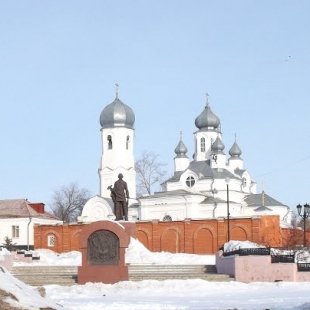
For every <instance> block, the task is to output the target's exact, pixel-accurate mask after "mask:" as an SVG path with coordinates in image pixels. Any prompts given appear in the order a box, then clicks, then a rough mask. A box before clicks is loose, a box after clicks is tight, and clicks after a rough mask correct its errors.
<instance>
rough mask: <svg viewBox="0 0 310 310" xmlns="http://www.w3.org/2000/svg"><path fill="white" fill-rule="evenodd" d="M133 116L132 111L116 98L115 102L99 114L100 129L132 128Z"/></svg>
mask: <svg viewBox="0 0 310 310" xmlns="http://www.w3.org/2000/svg"><path fill="white" fill-rule="evenodd" d="M134 123H135V114H134V113H133V111H132V109H131V108H130V107H129V106H128V105H126V104H124V103H123V102H122V101H120V100H119V99H118V97H117V96H116V98H115V100H114V101H113V102H112V103H110V104H109V105H107V106H106V107H105V108H104V109H103V110H102V112H101V114H100V125H101V127H102V128H111V127H126V128H132V129H133V128H134Z"/></svg>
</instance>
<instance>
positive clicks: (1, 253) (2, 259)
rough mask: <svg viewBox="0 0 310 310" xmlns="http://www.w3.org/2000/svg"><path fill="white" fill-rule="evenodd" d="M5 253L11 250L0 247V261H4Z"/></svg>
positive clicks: (9, 253)
mask: <svg viewBox="0 0 310 310" xmlns="http://www.w3.org/2000/svg"><path fill="white" fill-rule="evenodd" d="M5 255H11V252H10V251H8V250H7V249H6V248H1V251H0V261H4V256H5Z"/></svg>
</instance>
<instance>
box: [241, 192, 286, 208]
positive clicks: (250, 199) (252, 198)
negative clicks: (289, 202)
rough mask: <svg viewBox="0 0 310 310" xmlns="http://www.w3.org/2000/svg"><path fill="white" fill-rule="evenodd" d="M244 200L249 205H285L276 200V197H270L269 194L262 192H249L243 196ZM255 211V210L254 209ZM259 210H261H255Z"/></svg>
mask: <svg viewBox="0 0 310 310" xmlns="http://www.w3.org/2000/svg"><path fill="white" fill-rule="evenodd" d="M244 201H245V202H246V203H247V205H248V206H249V207H273V206H274V207H276V206H283V207H287V206H286V205H284V204H283V203H281V202H279V201H277V200H276V199H274V198H272V197H270V196H269V195H267V194H265V193H264V192H262V193H260V194H249V195H247V196H245V198H244ZM255 211H256V210H255ZM257 211H261V210H257Z"/></svg>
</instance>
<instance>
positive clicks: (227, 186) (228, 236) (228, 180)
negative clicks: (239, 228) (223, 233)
mask: <svg viewBox="0 0 310 310" xmlns="http://www.w3.org/2000/svg"><path fill="white" fill-rule="evenodd" d="M225 182H226V192H227V239H228V242H229V241H230V227H229V215H230V213H229V182H230V178H226V179H225Z"/></svg>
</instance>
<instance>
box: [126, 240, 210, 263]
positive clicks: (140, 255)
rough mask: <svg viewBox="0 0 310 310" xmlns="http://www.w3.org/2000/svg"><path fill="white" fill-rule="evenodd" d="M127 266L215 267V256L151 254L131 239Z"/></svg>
mask: <svg viewBox="0 0 310 310" xmlns="http://www.w3.org/2000/svg"><path fill="white" fill-rule="evenodd" d="M125 260H126V263H127V264H162V265H214V264H215V256H214V255H196V254H185V253H176V254H173V253H168V252H157V253H154V252H151V251H149V250H148V249H147V248H146V247H145V246H144V245H143V244H142V243H141V242H140V241H138V240H137V239H134V238H131V240H130V244H129V247H128V249H127V250H126V257H125Z"/></svg>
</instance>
